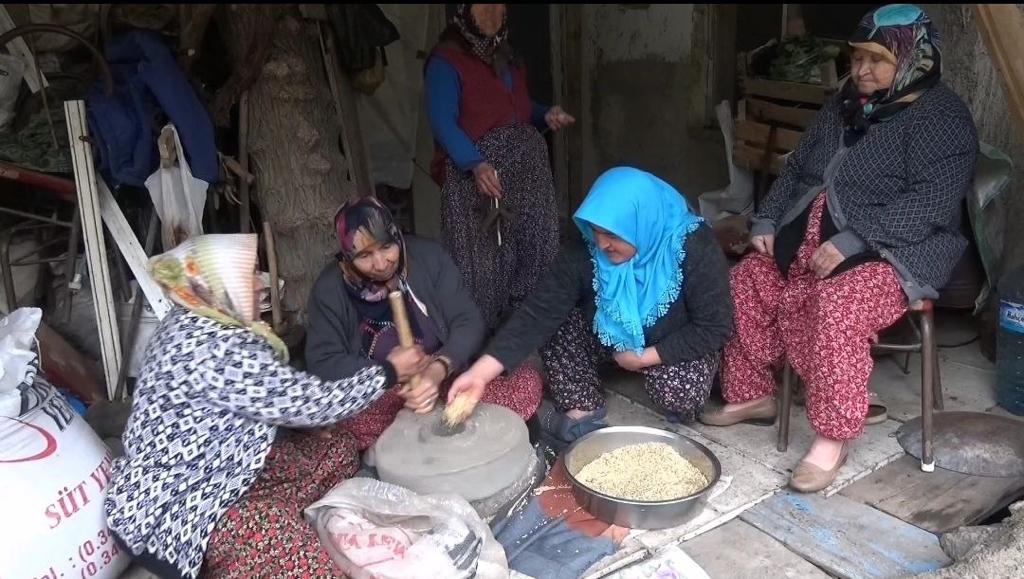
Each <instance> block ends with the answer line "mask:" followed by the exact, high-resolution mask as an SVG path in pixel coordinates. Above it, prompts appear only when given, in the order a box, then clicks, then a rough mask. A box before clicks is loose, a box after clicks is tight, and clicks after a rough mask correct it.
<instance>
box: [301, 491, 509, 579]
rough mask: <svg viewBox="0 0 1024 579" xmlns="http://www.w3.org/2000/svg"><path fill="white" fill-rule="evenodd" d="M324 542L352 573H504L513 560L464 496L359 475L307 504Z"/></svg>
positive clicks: (454, 576) (392, 576)
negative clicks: (420, 492) (432, 492)
mask: <svg viewBox="0 0 1024 579" xmlns="http://www.w3.org/2000/svg"><path fill="white" fill-rule="evenodd" d="M305 514H306V519H307V520H308V521H309V522H310V523H311V524H312V525H313V527H314V528H315V529H316V532H317V535H318V536H319V537H320V542H321V544H322V545H323V547H324V549H326V550H327V552H328V553H329V554H330V556H331V559H333V560H334V562H335V564H337V565H338V567H339V568H340V569H341V570H342V571H343V572H344V573H345V574H346V575H348V576H350V577H352V578H353V579H399V578H401V579H421V578H422V579H437V578H439V577H444V578H446V579H449V578H451V579H461V578H465V579H470V578H472V577H477V578H479V579H504V578H507V577H508V576H509V571H508V563H507V561H506V560H505V552H504V550H503V549H502V548H501V545H499V544H498V542H497V541H496V540H495V539H494V536H493V535H492V534H491V530H490V529H489V528H488V527H487V525H485V524H484V522H483V521H482V520H480V517H479V516H477V514H476V512H475V511H474V510H473V508H472V507H470V506H469V503H467V502H466V500H465V499H463V498H461V497H459V496H456V495H417V494H416V493H414V492H412V491H410V490H407V489H404V488H402V487H400V486H396V485H392V484H388V483H385V482H381V481H377V480H373V479H368V478H354V479H349V480H347V481H344V482H342V483H341V484H339V485H337V486H335V487H334V488H333V489H331V490H330V491H328V493H327V494H326V495H325V496H324V497H323V498H322V499H320V500H319V501H317V502H316V503H314V504H312V505H310V506H309V508H307V509H306V511H305Z"/></svg>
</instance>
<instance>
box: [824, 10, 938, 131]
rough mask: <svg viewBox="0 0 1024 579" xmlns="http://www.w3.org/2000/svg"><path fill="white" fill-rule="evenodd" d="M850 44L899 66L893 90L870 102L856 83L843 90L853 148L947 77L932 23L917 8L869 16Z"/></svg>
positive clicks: (883, 91)
mask: <svg viewBox="0 0 1024 579" xmlns="http://www.w3.org/2000/svg"><path fill="white" fill-rule="evenodd" d="M849 44H850V46H852V47H853V48H860V49H863V50H867V51H870V52H874V53H876V54H878V55H880V56H882V58H884V59H886V60H888V61H889V62H891V63H893V64H894V65H896V76H895V78H894V79H893V83H892V86H891V87H889V88H888V89H885V90H879V91H876V92H875V93H874V94H872V95H868V96H867V97H866V98H865V97H864V96H863V95H861V94H859V92H858V91H857V87H856V84H855V83H854V82H853V78H852V77H851V78H850V79H849V80H848V81H847V82H846V85H845V86H844V87H843V110H844V117H845V121H846V133H845V135H844V141H845V143H846V145H847V146H852V145H853V144H854V143H856V142H857V141H858V140H859V139H860V137H862V136H863V135H864V134H865V132H866V131H867V128H868V127H869V126H870V125H871V124H873V123H879V122H885V121H887V120H889V119H891V118H892V117H893V116H894V115H895V114H896V113H898V112H900V111H901V110H903V109H904V108H906V107H908V106H910V104H911V103H913V102H914V101H915V100H917V98H918V97H920V96H921V95H922V94H924V92H925V91H926V90H928V89H929V88H931V87H933V86H935V85H936V84H937V83H938V82H939V78H940V77H941V75H942V59H941V54H940V51H939V44H938V34H937V33H936V31H935V27H934V26H933V25H932V21H931V19H930V18H928V15H927V14H925V13H924V11H923V10H921V9H920V8H918V7H917V6H914V5H913V4H889V5H888V6H883V7H881V8H879V9H877V10H874V11H872V12H870V13H868V14H867V15H866V16H864V18H863V19H861V21H860V24H859V25H858V26H857V30H856V32H854V33H853V36H852V37H851V38H850V41H849Z"/></svg>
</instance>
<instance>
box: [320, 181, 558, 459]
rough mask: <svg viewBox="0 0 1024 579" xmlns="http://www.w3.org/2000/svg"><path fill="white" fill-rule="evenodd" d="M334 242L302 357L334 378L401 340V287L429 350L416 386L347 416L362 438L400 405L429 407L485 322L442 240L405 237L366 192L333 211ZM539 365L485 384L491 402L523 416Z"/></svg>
mask: <svg viewBox="0 0 1024 579" xmlns="http://www.w3.org/2000/svg"><path fill="white" fill-rule="evenodd" d="M334 223H335V228H336V230H337V234H338V242H339V244H340V245H341V251H340V252H339V253H338V256H337V259H338V260H337V262H336V263H332V264H330V265H328V266H327V267H326V268H324V271H323V273H321V274H320V277H319V278H317V281H316V284H314V286H313V292H312V295H311V296H310V300H309V332H308V337H307V340H306V364H307V365H308V367H309V371H310V372H312V373H314V374H316V375H318V376H320V377H321V378H324V379H326V380H333V379H336V378H339V377H342V376H349V375H351V374H353V373H355V372H358V371H359V370H360V369H363V368H372V367H373V366H374V365H375V364H376V363H377V361H379V360H384V359H387V357H388V356H389V355H391V352H392V351H393V350H394V348H396V347H397V346H398V332H397V330H396V329H395V325H394V321H393V319H392V315H391V307H390V303H389V301H388V294H389V293H390V292H392V291H394V290H399V291H401V292H402V295H403V297H404V298H405V308H406V311H407V312H408V317H409V323H410V326H411V329H412V332H413V335H414V337H415V339H416V341H417V343H418V344H419V345H420V346H421V347H422V348H423V349H424V351H425V352H427V354H429V355H430V356H431V360H432V361H431V363H430V364H429V366H428V367H427V369H426V370H425V371H424V372H423V373H422V374H421V375H420V377H419V379H418V386H417V390H416V391H415V392H414V393H413V394H412V395H411V396H408V397H406V398H405V399H403V397H401V396H399V395H398V394H397V393H388V394H385V395H384V396H382V397H381V398H380V399H379V400H377V401H376V402H374V403H373V404H371V405H370V406H369V407H368V408H367V409H365V410H363V411H362V412H360V413H359V414H357V415H355V416H353V417H352V418H350V419H348V420H346V421H345V422H343V423H342V424H341V426H342V427H343V428H345V429H346V430H348V431H349V432H351V433H352V434H354V435H355V436H356V439H357V441H358V446H359V448H360V449H365V448H369V447H370V446H371V445H372V444H373V443H374V442H375V441H376V440H377V437H379V436H380V435H381V433H383V432H384V429H386V428H387V427H388V426H389V425H390V424H391V423H392V422H393V421H394V420H395V417H396V416H397V415H398V412H399V411H400V410H401V409H402V407H403V406H405V407H407V408H410V409H411V410H414V411H417V412H426V411H429V410H430V409H431V408H432V407H433V405H434V402H435V400H436V398H437V397H438V394H439V390H440V389H442V388H444V387H446V385H447V383H448V377H449V376H450V375H451V374H452V373H453V372H457V371H460V370H462V368H464V367H465V366H466V364H468V362H469V360H470V359H471V358H472V357H473V356H475V355H476V354H477V351H478V350H479V349H480V347H481V346H482V344H483V339H484V325H483V321H482V320H481V319H480V312H479V310H478V309H477V308H476V306H475V305H474V304H473V298H472V297H471V296H470V295H469V292H467V291H466V287H465V286H464V285H463V283H462V278H461V276H460V275H459V270H458V269H457V268H456V267H455V264H454V263H452V260H451V258H450V257H449V256H448V254H447V253H446V252H445V251H444V249H443V248H442V247H441V246H440V245H438V244H436V243H434V242H432V241H427V240H424V239H418V238H416V237H412V236H409V237H405V236H403V235H402V233H401V232H400V231H399V230H398V227H397V226H396V225H395V222H394V220H393V219H392V216H391V213H390V212H389V211H388V210H387V208H385V207H384V206H383V205H381V203H380V202H379V201H378V200H377V199H375V198H373V197H366V198H358V199H353V200H350V201H349V202H347V203H346V204H345V205H344V206H343V207H342V208H341V210H339V211H338V213H337V215H336V216H335V218H334ZM541 389H542V382H541V377H540V374H539V373H538V372H537V371H536V370H535V369H534V368H532V367H530V366H527V365H524V366H522V367H520V368H519V369H518V370H517V371H515V372H513V373H512V374H511V375H510V376H508V377H505V378H501V379H499V380H497V381H495V382H494V383H493V384H491V396H490V397H489V398H488V400H487V401H488V402H492V403H495V404H501V405H503V406H506V407H508V408H510V409H512V410H514V411H515V412H516V413H518V414H519V415H520V416H521V417H522V418H523V419H524V420H525V419H528V418H530V417H531V416H533V414H534V411H535V410H536V409H537V406H538V405H539V404H540V398H541Z"/></svg>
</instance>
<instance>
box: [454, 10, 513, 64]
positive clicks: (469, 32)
mask: <svg viewBox="0 0 1024 579" xmlns="http://www.w3.org/2000/svg"><path fill="white" fill-rule="evenodd" d="M472 7H473V5H472V4H457V5H456V7H455V16H454V17H453V18H452V23H453V24H454V25H455V27H456V28H457V29H458V31H459V33H460V34H461V35H462V37H463V38H464V39H465V40H466V43H468V44H469V50H470V52H472V53H473V54H474V55H475V56H476V57H477V58H479V59H480V60H482V61H484V62H485V63H487V64H488V65H490V66H492V67H494V72H496V73H498V74H499V75H500V74H502V73H504V71H505V67H506V66H507V65H508V63H509V62H510V61H511V60H512V47H511V46H510V45H509V43H508V15H507V13H506V16H505V18H504V19H503V20H502V22H501V28H500V29H499V30H498V33H497V34H495V35H494V36H487V35H486V34H484V33H483V32H481V31H480V28H479V27H478V26H477V25H476V21H475V20H473V15H472V14H471V13H470V9H471V8H472Z"/></svg>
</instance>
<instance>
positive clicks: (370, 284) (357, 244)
mask: <svg viewBox="0 0 1024 579" xmlns="http://www.w3.org/2000/svg"><path fill="white" fill-rule="evenodd" d="M334 228H335V231H336V232H337V234H338V243H339V244H340V245H341V252H340V253H339V254H338V258H339V261H340V263H341V270H342V273H343V274H344V277H345V283H346V284H347V285H348V286H349V290H350V291H351V292H352V293H353V294H355V295H356V296H357V297H359V298H360V299H362V300H364V301H367V302H371V303H375V302H380V301H383V300H384V299H385V298H387V297H388V293H389V292H390V291H391V289H392V288H389V287H388V286H387V284H383V283H379V282H375V281H373V280H371V279H368V278H366V277H364V276H363V275H362V274H360V273H359V270H357V269H356V267H355V265H354V264H353V263H352V261H353V260H354V259H355V256H356V254H358V253H359V252H360V251H361V250H362V249H363V248H364V247H366V245H368V244H370V243H374V242H377V243H394V244H396V245H398V247H399V249H400V251H399V258H398V259H399V261H398V270H397V273H396V274H395V275H397V276H398V278H399V282H400V283H403V282H404V280H405V277H406V261H405V239H404V238H403V237H402V232H401V231H400V230H399V229H398V225H396V224H395V220H394V218H393V217H392V216H391V212H390V211H388V208H387V207H384V205H382V204H381V202H380V201H378V200H377V199H376V198H375V197H357V198H354V199H350V200H349V201H348V202H346V203H345V204H344V205H342V207H341V209H339V210H338V213H337V214H335V216H334Z"/></svg>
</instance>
